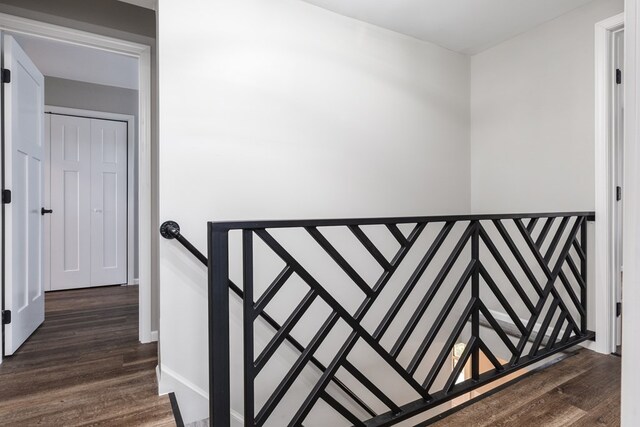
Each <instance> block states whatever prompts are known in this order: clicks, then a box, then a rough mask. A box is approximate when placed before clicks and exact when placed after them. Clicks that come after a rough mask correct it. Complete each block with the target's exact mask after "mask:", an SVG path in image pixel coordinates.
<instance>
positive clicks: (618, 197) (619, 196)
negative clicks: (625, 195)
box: [616, 186, 622, 202]
mask: <svg viewBox="0 0 640 427" xmlns="http://www.w3.org/2000/svg"><path fill="white" fill-rule="evenodd" d="M620 200H622V187H620V186H618V187H616V201H618V202H619V201H620Z"/></svg>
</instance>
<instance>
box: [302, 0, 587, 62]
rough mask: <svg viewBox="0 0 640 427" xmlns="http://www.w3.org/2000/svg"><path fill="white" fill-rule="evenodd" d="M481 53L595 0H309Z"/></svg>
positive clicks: (375, 22) (442, 43)
mask: <svg viewBox="0 0 640 427" xmlns="http://www.w3.org/2000/svg"><path fill="white" fill-rule="evenodd" d="M303 1H306V2H308V3H312V4H315V5H317V6H320V7H323V8H325V9H329V10H331V11H334V12H337V13H339V14H341V15H346V16H349V17H352V18H355V19H358V20H361V21H364V22H369V23H371V24H374V25H377V26H380V27H383V28H388V29H390V30H393V31H396V32H399V33H403V34H406V35H409V36H412V37H415V38H418V39H420V40H425V41H429V42H432V43H435V44H437V45H440V46H442V47H445V48H447V49H450V50H453V51H456V52H461V53H467V54H475V53H478V52H481V51H482V50H485V49H487V48H489V47H492V46H494V45H496V44H498V43H500V42H502V41H504V40H507V39H509V38H511V37H513V36H516V35H518V34H520V33H523V32H525V31H527V30H530V29H532V28H534V27H536V26H538V25H540V24H542V23H544V22H547V21H550V20H552V19H554V18H557V17H558V16H560V15H562V14H565V13H567V12H569V11H571V10H573V9H575V8H577V7H580V6H583V5H585V4H587V3H590V2H591V1H593V0H303Z"/></svg>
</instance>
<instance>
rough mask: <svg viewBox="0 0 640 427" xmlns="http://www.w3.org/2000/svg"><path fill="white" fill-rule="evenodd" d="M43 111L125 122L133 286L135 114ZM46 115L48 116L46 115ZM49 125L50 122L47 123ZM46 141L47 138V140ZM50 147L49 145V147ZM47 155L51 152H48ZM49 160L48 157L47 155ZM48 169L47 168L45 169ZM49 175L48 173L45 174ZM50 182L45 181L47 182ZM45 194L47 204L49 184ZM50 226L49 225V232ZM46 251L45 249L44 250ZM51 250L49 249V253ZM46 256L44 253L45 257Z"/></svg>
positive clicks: (63, 109) (129, 278)
mask: <svg viewBox="0 0 640 427" xmlns="http://www.w3.org/2000/svg"><path fill="white" fill-rule="evenodd" d="M44 110H45V113H52V114H63V115H68V116H79V117H90V118H93V119H102V120H117V121H121V122H127V285H129V286H133V285H135V284H137V283H136V282H137V281H138V278H137V277H135V268H134V263H135V245H134V244H135V234H134V213H135V200H134V198H133V190H134V185H135V181H134V178H135V170H134V164H133V161H132V160H133V158H134V156H135V146H136V140H135V139H136V137H135V123H136V119H135V116H132V115H130V114H118V113H108V112H104V111H93V110H81V109H78V108H67V107H57V106H54V105H45V107H44ZM47 117H48V116H47ZM49 125H50V124H49ZM47 141H48V140H47ZM49 149H50V147H49ZM48 153H49V155H50V154H51V152H50V151H49V152H48ZM47 160H48V161H49V160H50V158H49V157H47ZM45 171H47V172H49V171H48V168H46V169H45ZM46 176H49V175H46ZM48 183H50V179H49V181H47V184H48ZM45 191H46V192H47V195H48V196H49V197H46V196H45V202H46V203H48V204H47V206H48V205H50V204H51V198H50V195H51V186H50V185H49V186H48V188H46V189H45ZM50 231H51V228H50V227H49V232H50ZM45 252H46V251H45ZM50 253H51V251H49V255H50ZM47 257H48V256H47V255H46V254H45V259H46V258H47ZM49 268H51V265H50V264H49ZM45 288H46V289H47V290H51V273H50V271H49V272H46V273H45Z"/></svg>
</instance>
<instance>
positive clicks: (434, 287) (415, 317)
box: [390, 223, 475, 357]
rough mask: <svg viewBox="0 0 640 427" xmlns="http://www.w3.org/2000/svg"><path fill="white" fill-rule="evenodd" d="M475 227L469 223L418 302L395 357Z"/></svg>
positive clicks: (401, 337)
mask: <svg viewBox="0 0 640 427" xmlns="http://www.w3.org/2000/svg"><path fill="white" fill-rule="evenodd" d="M474 229H475V226H474V225H473V223H471V224H469V226H468V227H467V229H466V230H465V232H464V233H463V234H462V236H461V237H460V240H458V243H457V244H456V246H455V247H454V249H453V251H452V252H451V255H449V258H447V260H446V261H445V263H444V265H443V266H442V268H441V269H440V272H439V273H438V275H437V276H436V278H435V280H434V281H433V283H432V284H431V286H430V287H429V290H428V291H427V292H426V294H425V295H424V297H422V300H421V301H420V303H419V304H418V307H417V308H416V311H415V312H414V313H413V315H412V316H411V318H410V319H409V321H408V322H407V324H406V325H405V327H404V329H403V330H402V333H401V334H400V336H399V337H398V339H397V340H396V342H395V344H394V345H393V348H392V349H391V351H390V353H391V355H392V356H393V357H398V354H400V352H401V351H402V349H403V348H404V346H405V344H406V343H407V341H408V340H409V337H410V336H411V334H412V333H413V331H414V330H415V328H416V326H418V323H419V322H420V319H421V318H422V316H423V315H424V313H425V311H426V310H427V308H428V307H429V304H431V301H433V298H435V296H436V294H437V293H438V291H439V290H440V287H441V286H442V284H443V283H444V280H445V279H446V278H447V275H448V274H449V272H450V271H451V269H452V268H453V266H454V265H455V263H456V261H457V260H458V257H459V256H460V254H461V253H462V250H463V249H464V247H465V246H466V244H467V242H468V241H469V239H470V238H471V236H472V234H473V232H474ZM425 268H426V267H425ZM422 272H424V269H423V270H422ZM422 272H421V273H420V275H421V274H422ZM412 278H413V276H412ZM418 280H419V276H418V277H417V278H416V279H415V283H417V281H418ZM415 283H413V286H415ZM413 286H412V287H413Z"/></svg>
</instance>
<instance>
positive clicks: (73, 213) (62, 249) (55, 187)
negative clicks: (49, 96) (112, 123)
mask: <svg viewBox="0 0 640 427" xmlns="http://www.w3.org/2000/svg"><path fill="white" fill-rule="evenodd" d="M51 209H52V210H53V213H52V214H51V267H50V268H51V290H54V291H55V290H62V289H72V288H82V287H87V286H89V285H90V284H91V234H90V233H89V232H88V231H89V230H90V227H91V213H90V211H91V121H90V120H89V119H85V118H81V117H70V116H59V115H52V116H51Z"/></svg>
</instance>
